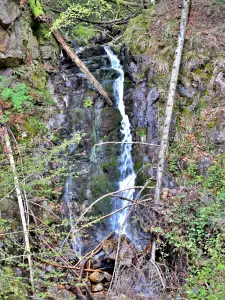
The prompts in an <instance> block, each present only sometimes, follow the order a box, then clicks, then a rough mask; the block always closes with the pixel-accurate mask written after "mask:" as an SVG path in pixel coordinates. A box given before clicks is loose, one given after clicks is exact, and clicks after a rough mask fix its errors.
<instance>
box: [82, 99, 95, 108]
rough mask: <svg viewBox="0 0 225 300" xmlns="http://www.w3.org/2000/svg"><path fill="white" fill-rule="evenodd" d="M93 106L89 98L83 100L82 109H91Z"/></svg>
mask: <svg viewBox="0 0 225 300" xmlns="http://www.w3.org/2000/svg"><path fill="white" fill-rule="evenodd" d="M92 105H93V103H92V101H91V98H90V97H88V98H86V99H85V100H84V107H85V108H88V107H91V106H92Z"/></svg>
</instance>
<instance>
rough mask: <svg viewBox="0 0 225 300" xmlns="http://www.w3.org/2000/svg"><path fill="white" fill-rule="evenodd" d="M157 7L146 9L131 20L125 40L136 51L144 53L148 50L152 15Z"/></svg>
mask: <svg viewBox="0 0 225 300" xmlns="http://www.w3.org/2000/svg"><path fill="white" fill-rule="evenodd" d="M154 11H155V7H151V8H150V9H146V10H144V11H143V12H142V14H140V15H139V16H137V17H135V18H133V19H131V20H130V23H129V25H128V27H127V29H126V31H125V33H124V36H123V42H124V43H125V44H126V45H127V46H129V47H130V48H131V50H132V51H133V52H134V53H137V54H142V53H144V52H145V51H146V49H147V47H148V42H149V36H148V30H149V27H150V25H151V16H152V15H153V13H154Z"/></svg>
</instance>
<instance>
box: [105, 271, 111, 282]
mask: <svg viewBox="0 0 225 300" xmlns="http://www.w3.org/2000/svg"><path fill="white" fill-rule="evenodd" d="M103 274H104V278H105V279H106V280H107V281H111V280H112V275H111V274H109V273H107V272H104V273H103Z"/></svg>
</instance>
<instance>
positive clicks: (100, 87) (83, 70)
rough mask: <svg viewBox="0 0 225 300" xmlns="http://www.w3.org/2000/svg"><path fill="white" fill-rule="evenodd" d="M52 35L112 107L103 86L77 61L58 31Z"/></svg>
mask: <svg viewBox="0 0 225 300" xmlns="http://www.w3.org/2000/svg"><path fill="white" fill-rule="evenodd" d="M53 35H54V37H55V38H56V40H57V41H58V42H59V43H60V45H61V46H62V48H63V49H64V50H65V51H66V53H67V54H68V56H69V57H70V58H71V59H72V61H73V62H74V63H75V64H76V65H77V66H78V68H79V69H80V70H81V72H82V73H84V75H85V76H86V77H87V78H88V79H89V80H90V82H91V83H92V84H93V86H94V87H95V88H96V90H97V91H98V92H99V94H100V95H102V97H104V98H105V100H106V102H107V103H108V105H109V106H113V102H112V100H111V99H110V97H109V95H108V93H107V92H106V91H105V89H104V88H103V86H102V85H101V84H100V83H99V82H98V81H97V79H96V78H95V77H94V76H93V75H92V74H91V72H90V71H89V70H88V68H87V67H86V66H85V64H84V63H83V62H82V61H81V60H80V59H79V57H78V56H77V55H76V54H75V53H74V51H72V49H71V48H70V47H69V46H68V44H67V43H66V41H65V40H64V38H63V37H62V36H61V34H60V33H59V32H58V31H53Z"/></svg>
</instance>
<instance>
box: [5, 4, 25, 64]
mask: <svg viewBox="0 0 225 300" xmlns="http://www.w3.org/2000/svg"><path fill="white" fill-rule="evenodd" d="M19 16H20V10H19V6H18V5H17V4H16V3H15V2H13V1H8V0H1V2H0V69H2V68H7V67H16V66H18V65H19V64H20V62H21V60H22V57H23V53H22V41H21V31H20V22H19Z"/></svg>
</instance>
